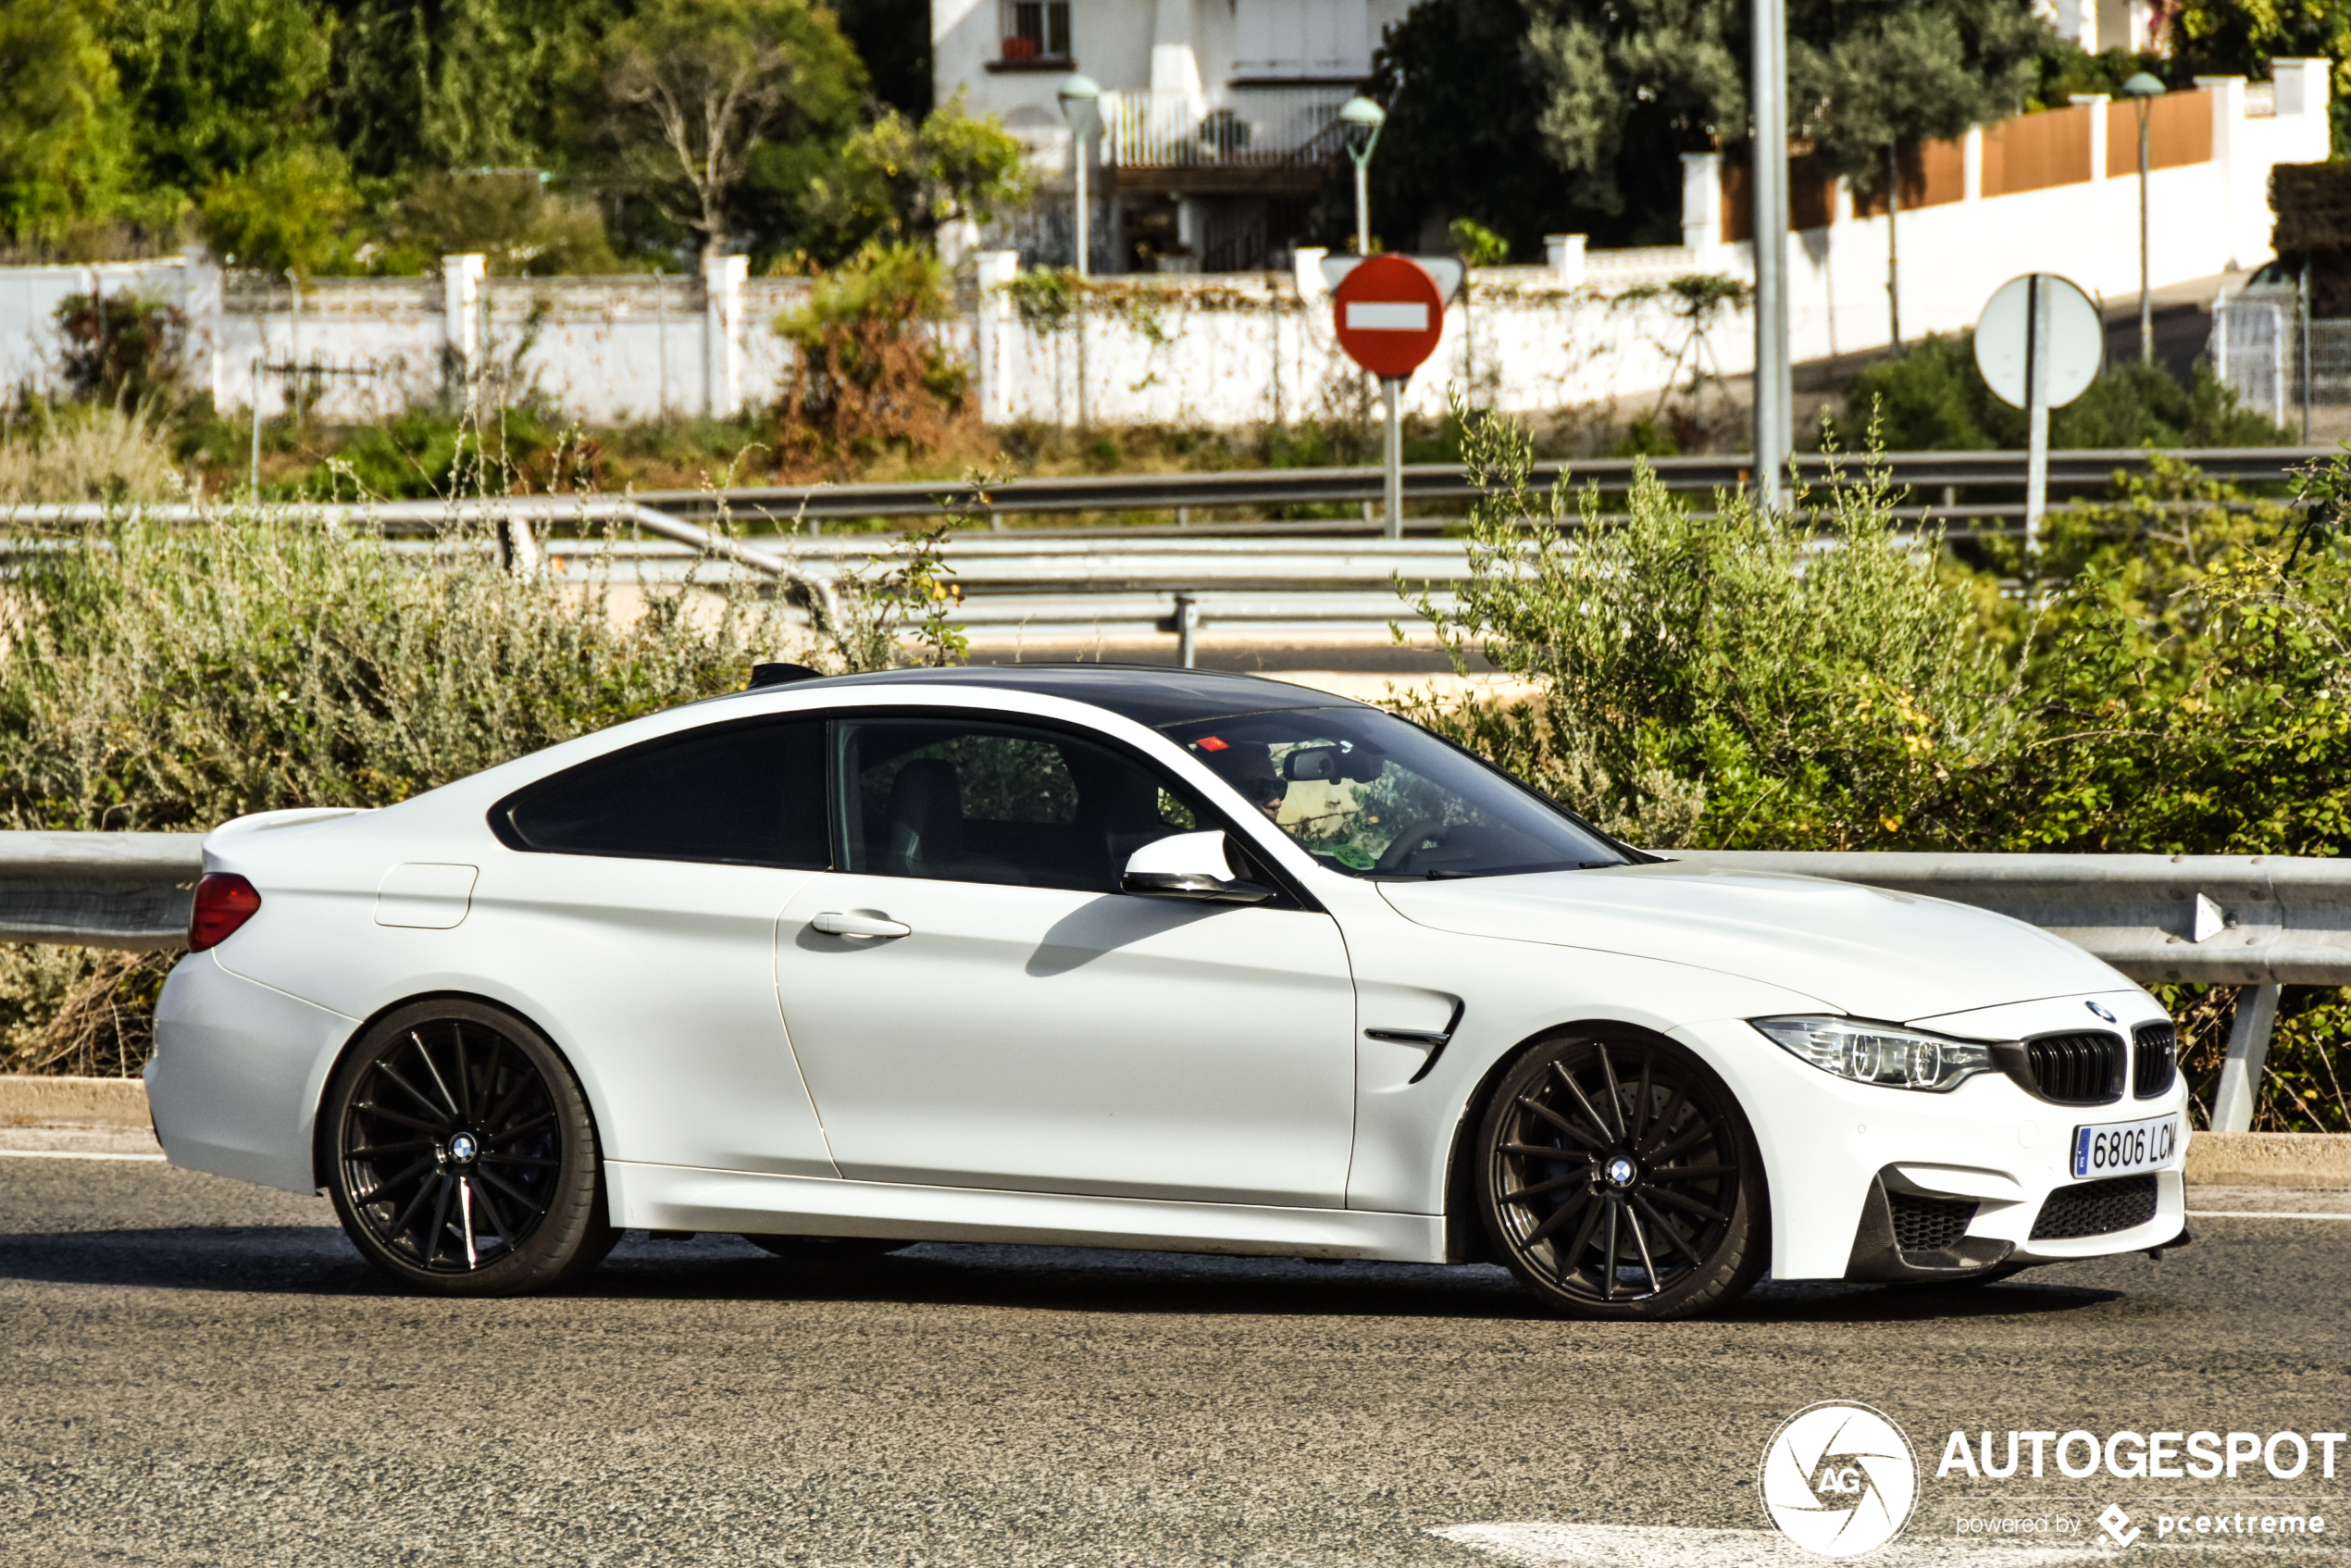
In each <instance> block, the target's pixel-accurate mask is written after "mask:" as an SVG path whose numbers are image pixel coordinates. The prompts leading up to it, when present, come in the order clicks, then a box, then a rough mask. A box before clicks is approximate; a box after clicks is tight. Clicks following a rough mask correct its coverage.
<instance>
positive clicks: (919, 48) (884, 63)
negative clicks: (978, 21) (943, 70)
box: [833, 0, 933, 120]
mask: <svg viewBox="0 0 2351 1568" xmlns="http://www.w3.org/2000/svg"><path fill="white" fill-rule="evenodd" d="M833 9H834V10H835V12H836V13H838V15H839V17H840V31H841V34H842V36H844V37H846V38H847V39H848V40H849V42H850V43H851V44H852V45H854V46H855V48H856V50H857V57H858V58H859V59H861V60H863V61H865V69H866V70H867V71H868V72H870V73H871V74H872V76H873V79H874V96H875V97H877V98H878V99H880V100H881V101H882V102H883V103H884V104H886V105H888V106H889V107H891V108H893V109H896V110H897V111H898V112H899V113H900V114H902V115H904V116H905V117H906V118H908V119H910V120H920V119H922V118H924V117H925V116H927V115H928V114H929V113H930V111H931V108H932V106H933V99H932V93H931V80H930V70H931V63H930V5H929V0H840V4H839V5H838V6H834V7H833Z"/></svg>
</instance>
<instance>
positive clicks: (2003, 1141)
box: [1674, 992, 2188, 1279]
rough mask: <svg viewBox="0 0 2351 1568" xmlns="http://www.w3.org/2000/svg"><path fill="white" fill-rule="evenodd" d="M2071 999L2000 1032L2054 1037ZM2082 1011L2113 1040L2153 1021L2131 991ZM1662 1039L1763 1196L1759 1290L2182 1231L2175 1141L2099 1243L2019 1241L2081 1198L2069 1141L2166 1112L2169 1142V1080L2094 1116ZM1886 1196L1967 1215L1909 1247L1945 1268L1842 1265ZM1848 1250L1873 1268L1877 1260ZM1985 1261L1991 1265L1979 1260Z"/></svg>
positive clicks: (2043, 1256) (1688, 1038)
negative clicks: (1749, 1157)
mask: <svg viewBox="0 0 2351 1568" xmlns="http://www.w3.org/2000/svg"><path fill="white" fill-rule="evenodd" d="M2134 999H2135V1000H2134ZM2083 1000H2084V999H2081V998H2060V999H2056V1000H2054V1001H2052V1002H2046V1003H2034V1004H2031V1007H2032V1010H2033V1011H2034V1012H2039V1013H2045V1014H2046V1017H2047V1019H2048V1020H2049V1021H2048V1022H2047V1023H2046V1024H2042V1023H2038V1022H2034V1020H2033V1019H2031V1018H2021V1019H2019V1020H2016V1021H2015V1022H2014V1024H2013V1025H2012V1026H2011V1027H2015V1031H2016V1032H2017V1033H2019V1034H2022V1033H2035V1032H2040V1031H2041V1030H2042V1029H2044V1028H2058V1027H2067V1026H2069V1025H2071V1024H2072V1021H2073V1020H2077V1019H2080V1018H2081V1017H2082V1016H2083V1006H2082V1002H2083ZM2098 1000H2100V1001H2101V1002H2103V1003H2104V1004H2105V1005H2107V1006H2108V1007H2109V1008H2110V1009H2111V1010H2113V1011H2114V1012H2116V1013H2117V1014H2121V1028H2122V1029H2123V1030H2124V1031H2126V1032H2127V1031H2128V1030H2129V1029H2130V1028H2131V1027H2133V1025H2135V1024H2137V1023H2140V1022H2151V1021H2155V1020H2157V1019H2159V1018H2160V1017H2161V1016H2162V1014H2161V1011H2160V1009H2159V1008H2158V1006H2157V1005H2156V1003H2155V1002H2154V1000H2153V999H2152V998H2149V997H2146V996H2145V995H2144V993H2121V992H2118V993H2101V994H2100V997H2099V999H2098ZM2003 1011H2004V1012H2008V1011H2016V1012H2020V1013H2021V1012H2023V1011H2024V1009H2016V1010H2003ZM2003 1023H2004V1024H2009V1020H2006V1019H2004V1020H2003ZM1930 1027H1932V1026H1930ZM2077 1027H2078V1026H2077ZM1952 1032H1955V1033H1958V1032H1962V1031H1959V1030H1954V1031H1952ZM1970 1032H1972V1031H1970ZM1987 1032H1988V1031H1987ZM2002 1032H2007V1031H2006V1029H2004V1030H2003V1031H2002ZM1674 1034H1675V1037H1676V1038H1677V1039H1681V1040H1682V1041H1683V1042H1684V1043H1685V1044H1686V1045H1688V1046H1690V1047H1691V1048H1692V1049H1693V1050H1695V1051H1697V1052H1698V1053H1699V1054H1700V1055H1702V1056H1704V1057H1705V1058H1706V1059H1707V1061H1708V1062H1709V1063H1710V1064H1712V1065H1713V1066H1714V1067H1715V1069H1716V1071H1717V1072H1719V1073H1721V1074H1722V1076H1723V1078H1724V1080H1725V1081H1726V1082H1727V1083H1728V1084H1729V1086H1730V1088H1731V1090H1732V1092H1733V1093H1734V1094H1735V1095H1736V1096H1737V1098H1738V1101H1739V1103H1740V1105H1741V1106H1742V1107H1743V1108H1744V1109H1745V1110H1746V1112H1747V1114H1748V1122H1749V1124H1750V1126H1752V1127H1753V1129H1754V1133H1755V1138H1756V1142H1757V1144H1758V1146H1759V1149H1760V1152H1761V1154H1762V1156H1763V1166H1764V1173H1765V1176H1766V1179H1767V1180H1768V1182H1769V1183H1770V1187H1771V1202H1772V1275H1773V1277H1774V1278H1777V1279H1846V1278H1856V1277H1860V1278H1917V1277H1941V1278H1956V1277H1964V1276H1966V1275H1969V1274H1980V1273H1982V1272H1984V1270H1985V1269H1986V1268H1992V1267H2004V1266H2009V1265H2013V1264H2021V1263H2059V1262H2063V1261H2066V1260H2070V1259H2076V1258H2093V1257H2104V1256H2109V1255H2112V1254H2115V1253H2121V1252H2133V1251H2145V1250H2146V1249H2148V1248H2153V1247H2160V1246H2164V1245H2167V1244H2170V1243H2171V1242H2173V1241H2174V1240H2176V1239H2177V1238H2178V1237H2179V1236H2180V1234H2181V1232H2182V1231H2183V1229H2184V1228H2185V1226H2186V1192H2185V1187H2184V1182H2183V1176H2182V1171H2183V1168H2184V1165H2185V1163H2186V1157H2187V1142H2188V1139H2187V1138H2186V1137H2185V1136H2183V1138H2182V1139H2181V1142H2180V1147H2179V1148H2178V1149H2177V1150H2176V1151H2174V1152H2173V1155H2172V1157H2171V1160H2170V1161H2168V1162H2166V1163H2165V1164H2163V1165H2162V1166H2160V1167H2158V1170H2157V1171H2156V1172H2155V1173H2154V1175H2155V1177H2156V1211H2155V1214H2154V1216H2153V1218H2151V1219H2149V1220H2147V1221H2146V1222H2145V1223H2142V1224H2136V1225H2133V1226H2130V1227H2129V1228H2127V1229H2123V1230H2118V1231H2114V1232H2110V1233H2106V1234H2098V1235H2090V1236H2080V1237H2072V1238H2042V1239H2038V1240H2035V1239H2034V1238H2033V1234H2032V1233H2033V1229H2034V1222H2035V1220H2036V1219H2038V1218H2039V1217H2040V1216H2041V1214H2042V1212H2043V1209H2044V1207H2045V1205H2046V1203H2047V1202H2048V1201H2049V1200H2050V1199H2051V1198H2053V1197H2055V1196H2056V1195H2057V1194H2059V1193H2060V1192H2063V1191H2066V1190H2067V1189H2070V1188H2076V1187H2078V1186H2080V1185H2082V1184H2078V1183H2076V1182H2074V1181H2073V1180H2072V1179H2071V1175H2070V1173H2069V1170H2068V1155H2069V1152H2070V1151H2071V1141H2072V1130H2073V1128H2074V1127H2075V1126H2082V1125H2103V1124H2106V1123H2116V1122H2129V1121H2140V1120H2146V1119H2148V1118H2151V1117H2156V1116H2160V1115H2165V1114H2172V1115H2177V1116H2179V1117H2180V1118H2181V1119H2182V1125H2183V1131H2184V1126H2185V1118H2186V1103H2187V1090H2186V1087H2185V1084H2184V1083H2183V1081H2181V1080H2179V1079H2177V1078H2175V1079H2174V1081H2173V1082H2172V1084H2171V1088H2170V1089H2166V1090H2165V1091H2164V1092H2163V1093H2161V1094H2159V1095H2155V1096H2151V1097H2149V1098H2147V1099H2145V1100H2139V1099H2134V1098H2133V1097H2132V1095H2131V1093H2130V1092H2129V1090H2128V1089H2125V1091H2124V1094H2123V1097H2122V1098H2121V1100H2120V1101H2114V1102H2112V1103H2109V1104H2105V1105H2057V1104H2052V1103H2050V1102H2048V1101H2044V1100H2041V1099H2039V1098H2038V1097H2036V1096H2034V1094H2032V1093H2031V1092H2029V1091H2028V1090H2026V1089H2023V1088H2022V1087H2021V1086H2020V1085H2018V1084H2017V1083H2015V1082H2013V1081H2011V1080H2010V1079H2009V1078H2008V1077H2006V1076H2003V1075H2001V1074H1997V1073H1986V1074H1983V1075H1980V1076H1976V1077H1973V1078H1971V1079H1969V1080H1968V1081H1967V1082H1965V1083H1963V1084H1961V1085H1959V1088H1957V1089H1953V1090H1951V1091H1950V1092H1949V1093H1947V1094H1928V1093H1920V1092H1915V1091H1912V1090H1909V1089H1890V1088H1885V1087H1882V1086H1879V1085H1873V1084H1858V1083H1853V1082H1851V1081H1849V1080H1847V1079H1844V1078H1840V1077H1837V1076H1834V1075H1832V1074H1829V1073H1824V1072H1822V1071H1821V1070H1820V1069H1819V1068H1816V1067H1813V1066H1810V1065H1808V1064H1805V1063H1802V1062H1799V1061H1797V1059H1796V1058H1795V1057H1793V1056H1791V1055H1789V1054H1788V1053H1787V1052H1785V1051H1782V1050H1781V1049H1780V1048H1779V1047H1778V1046H1776V1045H1773V1043H1772V1042H1771V1041H1770V1040H1768V1039H1764V1038H1763V1037H1762V1036H1761V1035H1760V1034H1759V1033H1757V1032H1756V1031H1755V1029H1754V1028H1752V1027H1750V1026H1748V1024H1747V1023H1745V1022H1744V1021H1743V1020H1723V1021H1720V1022H1715V1023H1709V1024H1703V1025H1691V1026H1686V1027H1683V1028H1680V1029H1677V1030H1675V1031H1674ZM1894 1192H1909V1193H1912V1194H1915V1195H1920V1196H1926V1197H1934V1198H1942V1199H1948V1200H1954V1201H1967V1202H1972V1203H1973V1204H1974V1205H1975V1208H1974V1210H1973V1212H1972V1214H1971V1215H1970V1216H1969V1218H1968V1220H1967V1223H1966V1228H1965V1231H1964V1234H1963V1236H1962V1237H1961V1238H1957V1239H1958V1240H1960V1241H1964V1242H1966V1243H1967V1245H1965V1246H1959V1247H1956V1248H1934V1249H1924V1251H1952V1252H1953V1256H1952V1257H1950V1258H1949V1259H1947V1260H1946V1259H1936V1260H1929V1261H1928V1263H1929V1272H1927V1273H1926V1274H1923V1275H1922V1274H1920V1273H1916V1272H1910V1271H1909V1269H1908V1268H1905V1269H1903V1270H1902V1271H1900V1272H1896V1271H1894V1270H1892V1269H1887V1268H1881V1269H1879V1270H1878V1271H1876V1272H1870V1270H1869V1268H1868V1266H1867V1259H1866V1258H1857V1243H1858V1242H1861V1241H1864V1240H1866V1239H1868V1238H1866V1237H1865V1235H1864V1232H1865V1227H1866V1226H1868V1225H1869V1224H1870V1223H1871V1220H1872V1215H1871V1214H1870V1213H1869V1210H1870V1207H1871V1205H1872V1203H1873V1202H1881V1203H1882V1202H1885V1201H1886V1198H1885V1195H1887V1194H1890V1193H1894ZM1881 1239H1882V1238H1881ZM2002 1248H2005V1249H2006V1250H2005V1251H2001V1249H2002ZM1862 1251H1863V1252H1864V1253H1871V1254H1872V1255H1876V1256H1879V1257H1882V1256H1883V1249H1876V1250H1874V1251H1873V1250H1872V1249H1869V1248H1863V1249H1862ZM1996 1251H1997V1252H1998V1253H1999V1256H1998V1258H1997V1261H1996V1262H1993V1261H1990V1259H1991V1254H1993V1253H1994V1252H1996ZM1897 1261H1899V1260H1897ZM1857 1264H1860V1266H1861V1272H1860V1273H1857V1272H1856V1268H1857ZM1938 1265H1939V1266H1938Z"/></svg>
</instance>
